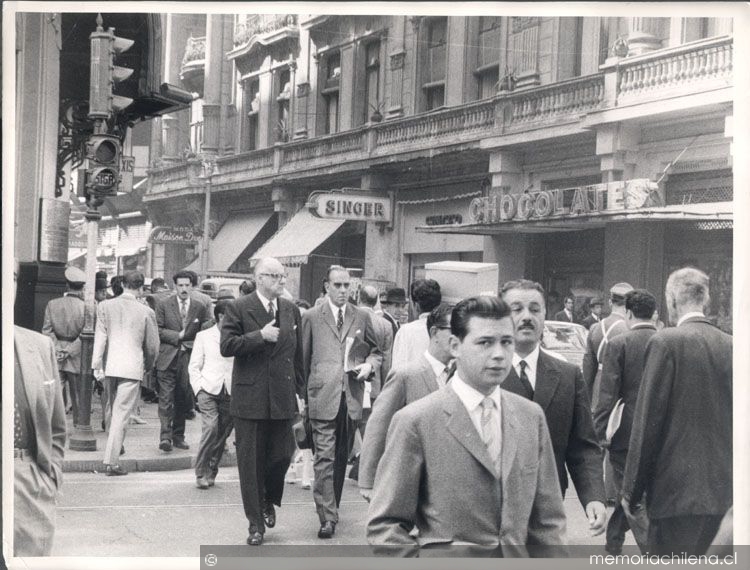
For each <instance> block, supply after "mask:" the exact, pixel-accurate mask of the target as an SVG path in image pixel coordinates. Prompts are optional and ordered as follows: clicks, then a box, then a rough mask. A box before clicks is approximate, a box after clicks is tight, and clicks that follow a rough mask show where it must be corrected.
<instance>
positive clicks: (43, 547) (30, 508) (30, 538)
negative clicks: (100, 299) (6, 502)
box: [13, 263, 67, 556]
mask: <svg viewBox="0 0 750 570" xmlns="http://www.w3.org/2000/svg"><path fill="white" fill-rule="evenodd" d="M13 278H14V281H15V282H16V285H17V279H18V264H17V263H16V265H15V267H14V272H13ZM14 293H15V290H14ZM13 346H14V361H13V362H14V372H13V390H14V398H13V401H14V408H15V409H14V414H13V415H14V421H13V501H14V503H13V504H14V511H13V548H14V552H13V553H14V555H15V556H49V555H50V554H51V553H52V541H53V539H54V535H55V519H56V500H57V494H58V492H59V491H60V487H61V486H62V465H63V455H64V453H65V439H66V436H67V433H66V425H65V405H64V404H63V395H62V385H61V384H60V376H59V372H58V369H57V358H56V356H55V347H54V346H53V344H52V341H51V340H50V339H49V337H47V336H45V335H42V334H39V333H38V332H35V331H30V330H28V329H25V328H22V327H19V326H15V327H13Z"/></svg>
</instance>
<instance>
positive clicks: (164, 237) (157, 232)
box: [148, 226, 202, 245]
mask: <svg viewBox="0 0 750 570" xmlns="http://www.w3.org/2000/svg"><path fill="white" fill-rule="evenodd" d="M201 234H202V232H200V231H198V230H196V229H195V228H192V227H189V226H186V227H171V226H156V227H155V228H154V229H153V230H151V234H150V235H149V236H148V242H149V243H182V244H187V245H195V244H197V243H198V240H199V239H200V237H201Z"/></svg>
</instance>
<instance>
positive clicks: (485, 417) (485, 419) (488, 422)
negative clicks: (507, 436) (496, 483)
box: [481, 396, 500, 476]
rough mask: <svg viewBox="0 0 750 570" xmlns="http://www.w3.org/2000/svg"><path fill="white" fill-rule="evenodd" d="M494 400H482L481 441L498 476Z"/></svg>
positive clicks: (498, 440) (498, 439)
mask: <svg viewBox="0 0 750 570" xmlns="http://www.w3.org/2000/svg"><path fill="white" fill-rule="evenodd" d="M495 409H496V408H495V400H493V399H492V398H490V397H489V396H487V397H486V398H484V399H483V400H482V421H481V424H482V441H484V444H485V445H486V446H487V451H488V452H489V454H490V459H492V463H493V464H494V466H495V473H496V474H497V475H498V476H500V434H498V433H497V420H496V419H495Z"/></svg>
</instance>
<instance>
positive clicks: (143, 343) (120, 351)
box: [91, 271, 159, 476]
mask: <svg viewBox="0 0 750 570" xmlns="http://www.w3.org/2000/svg"><path fill="white" fill-rule="evenodd" d="M143 282H144V278H143V274H142V273H139V272H137V271H128V272H127V273H126V274H125V275H124V276H123V281H122V285H123V293H122V294H120V295H119V296H118V297H116V298H115V299H110V300H107V301H103V302H102V303H99V305H98V306H97V309H96V312H97V315H96V332H95V335H94V352H93V356H92V359H91V367H92V368H93V369H94V371H95V373H96V375H97V376H101V375H102V373H104V375H105V376H106V377H107V378H108V379H109V381H110V382H111V384H112V392H113V393H112V394H111V396H110V399H111V402H112V403H111V409H112V420H111V422H110V424H109V434H108V436H107V445H106V447H105V449H104V465H105V472H106V474H107V475H109V476H112V475H127V471H125V469H123V468H122V467H121V466H120V464H119V456H120V455H121V454H122V453H123V452H124V448H123V442H124V440H125V432H126V429H127V424H128V419H129V418H130V415H131V413H132V412H133V410H134V408H135V406H136V404H137V403H138V397H139V396H140V391H141V390H140V389H141V381H142V380H143V375H144V372H145V371H146V370H148V369H150V368H151V367H152V366H153V365H154V362H155V361H156V356H157V354H158V353H159V332H158V329H157V326H156V317H155V316H154V312H153V311H152V310H151V309H150V308H149V307H147V306H146V305H144V304H141V303H139V302H138V297H139V296H140V294H141V289H142V287H143ZM105 352H106V359H105V356H104V355H105Z"/></svg>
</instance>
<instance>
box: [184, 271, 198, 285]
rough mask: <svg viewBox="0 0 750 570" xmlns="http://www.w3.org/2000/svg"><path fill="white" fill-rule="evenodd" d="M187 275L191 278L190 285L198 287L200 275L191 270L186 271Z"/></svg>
mask: <svg viewBox="0 0 750 570" xmlns="http://www.w3.org/2000/svg"><path fill="white" fill-rule="evenodd" d="M185 273H187V274H188V275H189V276H190V283H192V284H193V287H197V286H198V274H197V273H196V272H195V271H192V270H190V269H185Z"/></svg>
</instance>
